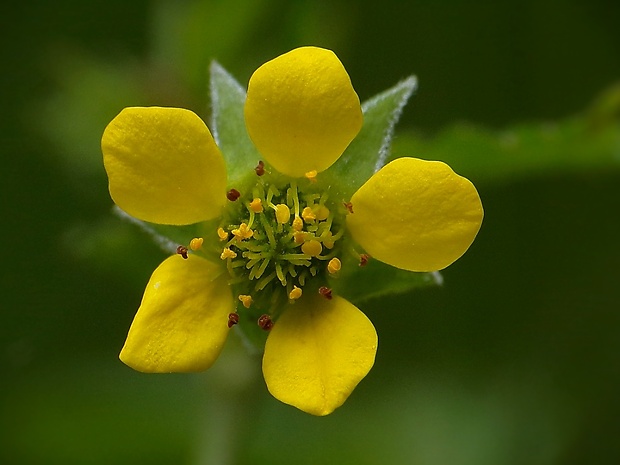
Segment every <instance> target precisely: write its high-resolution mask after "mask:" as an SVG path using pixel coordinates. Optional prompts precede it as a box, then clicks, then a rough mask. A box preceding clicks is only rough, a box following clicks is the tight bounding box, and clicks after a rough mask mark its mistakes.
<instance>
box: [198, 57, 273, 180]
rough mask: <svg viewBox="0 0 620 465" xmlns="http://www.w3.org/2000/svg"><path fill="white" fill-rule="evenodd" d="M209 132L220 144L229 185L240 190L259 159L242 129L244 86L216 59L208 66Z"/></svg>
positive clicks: (243, 126) (259, 156) (248, 137)
mask: <svg viewBox="0 0 620 465" xmlns="http://www.w3.org/2000/svg"><path fill="white" fill-rule="evenodd" d="M210 72H211V81H210V92H211V111H212V115H211V125H210V127H211V132H212V133H213V138H214V139H215V142H216V143H217V145H218V147H219V148H220V150H221V152H222V155H223V156H224V160H225V161H226V170H227V173H228V186H229V187H234V188H235V189H238V190H242V189H243V188H244V187H245V186H247V185H248V182H249V181H251V180H253V178H252V177H250V176H249V175H250V174H254V168H255V167H256V165H257V164H258V161H259V160H260V159H261V155H260V153H258V150H256V147H254V144H253V143H252V141H251V140H250V136H248V133H247V131H246V129H245V117H244V114H243V108H244V105H245V95H246V92H245V89H244V88H243V87H242V86H241V84H239V82H237V80H236V79H235V78H234V77H232V76H231V75H230V74H229V73H228V72H227V71H226V70H225V69H224V68H223V67H222V66H221V65H220V64H219V63H217V62H216V61H213V62H212V63H211V67H210Z"/></svg>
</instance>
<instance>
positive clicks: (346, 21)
mask: <svg viewBox="0 0 620 465" xmlns="http://www.w3.org/2000/svg"><path fill="white" fill-rule="evenodd" d="M618 24H620V4H618V3H616V4H614V3H612V2H609V1H607V0H537V1H534V0H526V1H524V2H518V3H515V2H508V1H495V2H478V3H471V2H464V1H462V0H461V1H459V0H438V1H430V0H422V1H411V2H401V1H397V0H384V1H382V2H379V3H377V2H371V1H355V2H354V1H346V0H314V1H310V0H300V1H295V2H293V1H290V2H286V1H282V0H255V1H252V0H244V1H223V0H222V1H216V0H211V1H209V0H203V1H199V0H192V1H172V0H169V1H165V0H161V1H147V0H137V1H132V2H126V1H121V0H108V1H106V2H103V1H99V0H95V1H90V2H83V1H76V0H58V1H56V2H48V1H47V0H46V1H42V0H41V1H25V2H22V3H19V4H18V3H17V2H5V3H3V5H2V6H0V25H1V26H2V27H1V28H0V34H2V41H1V43H0V53H1V54H0V59H1V61H0V63H1V65H2V73H1V74H0V83H1V85H0V89H1V90H0V92H1V93H2V99H1V103H2V111H0V118H1V124H0V131H1V134H2V136H1V140H2V142H3V143H2V149H1V156H2V171H1V172H2V182H1V183H0V194H1V196H0V199H1V208H2V209H1V213H2V218H3V221H2V224H3V225H4V226H3V227H2V228H1V230H2V232H1V234H2V236H1V237H2V243H4V244H5V248H4V252H3V254H2V256H3V263H4V266H3V267H2V268H3V271H2V279H1V280H0V286H1V289H0V290H1V292H0V311H1V313H0V315H1V321H0V370H1V371H2V375H1V376H2V377H1V381H0V415H1V416H0V422H1V423H0V427H1V434H0V462H1V463H6V464H63V465H69V464H112V463H114V464H141V463H144V464H226V463H235V464H259V463H265V464H291V463H295V464H322V463H330V464H331V463H337V464H349V463H350V464H402V463H407V464H416V465H417V464H420V465H435V464H436V465H446V464H450V465H466V464H472V465H484V464H536V465H538V464H540V465H543V464H544V465H546V464H575V465H576V464H585V463H587V464H617V463H620V442H619V441H618V436H619V434H620V425H619V424H618V422H619V420H618V418H620V401H619V400H618V392H619V390H620V370H619V367H618V355H619V353H620V316H619V315H620V305H619V303H620V286H619V285H618V277H619V273H618V269H619V265H620V244H619V241H618V239H619V237H620V217H619V214H620V87H618V86H619V84H618V83H619V82H620V28H619V27H618ZM310 44H312V45H319V46H324V47H327V48H331V49H333V50H335V51H336V53H337V54H338V56H339V57H340V59H341V60H342V61H343V63H344V64H345V66H346V68H347V70H348V71H349V74H350V76H351V78H352V81H353V84H354V86H355V88H356V90H357V91H358V94H359V95H360V97H361V99H362V100H365V99H367V98H369V97H371V96H372V95H374V94H375V93H377V92H379V91H382V90H383V89H385V88H387V87H389V86H391V85H393V84H395V83H396V82H397V81H399V80H400V79H402V78H404V77H406V76H408V75H410V74H416V75H417V76H418V78H419V82H420V86H419V90H418V91H417V92H416V95H414V97H413V99H412V100H411V102H410V104H409V106H408V107H407V108H406V109H405V113H404V115H403V118H402V120H401V123H400V124H399V126H398V127H397V139H396V141H395V146H394V150H393V151H394V155H396V156H404V155H409V156H418V157H421V158H428V159H441V160H444V161H447V162H449V163H450V164H451V165H452V166H453V168H455V170H456V171H457V172H459V173H460V174H462V175H464V176H466V177H468V178H469V179H471V180H472V181H473V182H474V183H475V184H476V185H477V187H478V188H479V191H480V194H481V197H482V199H483V203H484V206H485V212H486V217H485V221H484V224H483V227H482V230H481V232H480V234H479V236H478V238H477V240H476V242H475V243H474V245H473V246H472V248H471V249H470V250H469V252H468V253H467V254H466V255H465V256H464V257H463V258H462V259H461V260H459V261H458V262H457V263H456V264H454V265H453V266H451V267H450V268H449V269H447V270H446V271H445V272H444V273H443V276H444V278H445V283H444V285H443V286H442V287H436V288H428V289H424V290H418V291H416V292H412V293H410V294H407V295H401V296H393V297H390V298H384V299H380V300H374V301H371V302H367V303H365V304H364V305H362V306H361V308H362V309H363V310H364V311H365V312H366V313H367V314H368V315H369V317H370V318H371V319H372V320H373V322H374V324H375V326H376V328H377V331H378V333H379V338H380V349H379V353H378V356H377V360H376V364H375V367H374V368H373V370H372V371H371V373H370V374H369V376H368V377H367V378H366V379H365V380H364V381H363V382H362V383H361V384H360V385H359V386H358V388H357V389H356V390H355V392H354V393H353V395H352V396H351V397H350V399H349V400H348V401H347V403H346V404H345V405H344V406H343V407H342V408H340V409H339V410H337V411H336V412H335V413H334V414H332V415H331V416H328V417H326V418H314V417H311V416H308V415H306V414H303V413H301V412H299V411H297V410H295V409H293V408H291V407H287V406H284V405H282V404H280V403H279V402H278V401H276V400H275V399H273V398H271V397H270V396H269V395H268V393H267V391H266V388H265V387H264V384H263V381H262V379H261V377H260V372H259V365H260V360H259V357H258V356H257V355H256V354H255V355H253V356H252V355H242V356H239V355H238V354H237V353H236V352H234V351H230V352H229V353H228V354H225V356H224V357H223V359H222V360H220V361H219V362H218V363H217V364H216V366H215V367H214V368H213V371H212V372H208V373H206V374H203V375H172V376H146V375H141V374H138V373H135V372H133V371H131V370H130V369H129V368H127V367H125V366H124V365H123V364H122V363H120V362H119V361H118V360H117V354H118V351H119V349H120V347H121V346H122V344H123V342H124V337H125V335H126V332H127V329H128V327H129V324H130V322H131V320H132V318H133V315H134V313H135V309H136V308H137V306H138V304H139V302H140V299H141V295H142V290H143V287H144V285H145V283H146V281H147V280H148V277H149V276H150V273H151V272H152V270H153V269H154V268H155V267H156V266H157V264H158V263H159V262H160V261H161V260H162V258H163V257H164V255H163V254H162V252H160V251H159V249H158V248H157V247H156V246H154V245H152V244H151V243H149V241H148V240H147V239H146V238H145V237H144V236H143V235H141V234H140V233H139V232H138V231H136V230H135V229H134V228H133V227H132V226H131V225H127V224H123V223H122V222H121V221H120V220H118V219H117V218H116V217H114V216H113V215H112V214H111V206H112V202H111V200H110V198H109V195H108V193H107V180H106V177H105V173H104V171H103V167H102V165H101V155H100V150H99V140H100V137H101V133H102V131H103V128H104V127H105V125H106V124H107V122H109V121H110V119H111V118H113V117H114V116H115V115H116V114H117V113H118V111H120V109H121V108H123V107H125V106H130V105H174V106H182V107H187V108H191V109H193V110H194V111H196V112H197V113H199V114H201V115H202V116H203V117H205V118H207V117H208V115H209V102H208V98H207V97H208V95H207V85H208V75H207V67H208V64H209V62H210V61H211V60H212V59H217V60H218V61H219V62H220V63H221V64H222V65H223V66H224V67H225V68H227V69H228V70H229V71H230V72H232V73H233V75H235V76H236V77H237V78H238V79H239V80H240V82H242V83H244V84H245V83H246V82H247V79H248V78H249V76H250V74H251V72H252V71H253V70H254V69H255V68H256V67H257V66H259V65H260V64H262V63H263V62H264V61H266V60H268V59H270V58H273V57H275V56H277V55H278V54H280V53H282V52H285V51H288V50H290V49H292V48H294V47H296V46H299V45H310ZM239 373H242V374H244V375H247V379H245V378H244V377H243V376H241V377H240V376H239V375H238V374H239Z"/></svg>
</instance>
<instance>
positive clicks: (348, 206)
mask: <svg viewBox="0 0 620 465" xmlns="http://www.w3.org/2000/svg"><path fill="white" fill-rule="evenodd" d="M343 205H344V208H346V209H347V211H348V212H349V213H353V204H352V203H351V202H344V203H343Z"/></svg>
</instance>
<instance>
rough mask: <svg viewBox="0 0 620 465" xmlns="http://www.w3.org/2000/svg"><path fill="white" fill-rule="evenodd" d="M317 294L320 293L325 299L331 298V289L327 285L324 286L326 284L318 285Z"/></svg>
mask: <svg viewBox="0 0 620 465" xmlns="http://www.w3.org/2000/svg"><path fill="white" fill-rule="evenodd" d="M319 294H321V295H322V296H323V297H325V298H326V299H327V300H332V290H331V289H330V288H329V287H326V286H321V287H319Z"/></svg>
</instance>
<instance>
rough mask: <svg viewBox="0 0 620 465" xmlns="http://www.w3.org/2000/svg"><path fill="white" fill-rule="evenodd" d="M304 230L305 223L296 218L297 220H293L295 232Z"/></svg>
mask: <svg viewBox="0 0 620 465" xmlns="http://www.w3.org/2000/svg"><path fill="white" fill-rule="evenodd" d="M303 228H304V221H303V220H302V219H301V218H300V217H298V216H296V217H295V219H294V220H293V230H294V231H301V230H302V229H303Z"/></svg>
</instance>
